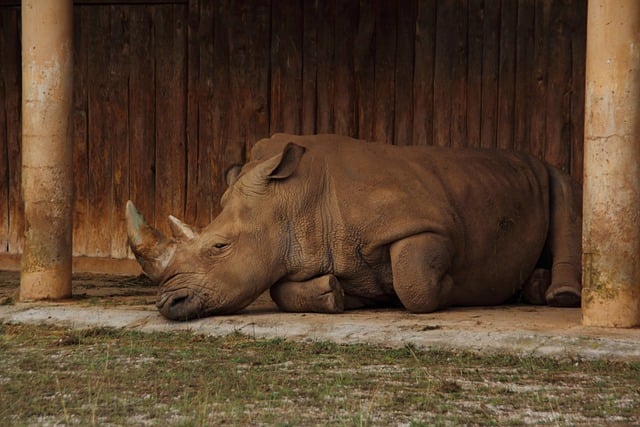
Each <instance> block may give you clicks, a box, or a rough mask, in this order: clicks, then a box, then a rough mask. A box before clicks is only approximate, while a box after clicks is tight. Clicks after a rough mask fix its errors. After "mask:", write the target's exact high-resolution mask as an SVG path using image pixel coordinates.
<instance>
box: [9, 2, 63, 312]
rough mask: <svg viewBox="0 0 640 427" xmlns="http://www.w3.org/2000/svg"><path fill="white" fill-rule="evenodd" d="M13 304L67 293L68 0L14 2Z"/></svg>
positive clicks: (56, 297)
mask: <svg viewBox="0 0 640 427" xmlns="http://www.w3.org/2000/svg"><path fill="white" fill-rule="evenodd" d="M21 9H22V192H23V196H24V216H25V241H24V250H23V254H22V266H21V275H20V300H22V301H29V300H39V299H61V298H68V297H70V296H71V253H72V252H71V251H72V248H71V236H72V198H73V151H72V150H73V145H72V128H71V123H72V122H71V106H72V89H73V51H72V36H73V32H72V28H73V2H72V0H46V1H43V0H22V8H21Z"/></svg>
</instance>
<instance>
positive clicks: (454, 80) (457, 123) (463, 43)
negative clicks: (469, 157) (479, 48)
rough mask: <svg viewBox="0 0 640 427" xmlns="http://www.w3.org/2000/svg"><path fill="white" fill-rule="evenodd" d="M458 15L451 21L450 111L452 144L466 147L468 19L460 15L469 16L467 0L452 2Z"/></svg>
mask: <svg viewBox="0 0 640 427" xmlns="http://www.w3.org/2000/svg"><path fill="white" fill-rule="evenodd" d="M452 3H453V6H454V8H455V9H456V12H455V13H456V14H457V16H458V17H456V18H454V19H453V20H452V21H450V22H449V26H450V28H451V29H452V30H453V33H452V34H451V36H452V38H453V40H452V48H453V49H452V50H451V51H450V52H449V55H450V56H451V74H450V77H449V78H450V80H451V86H450V87H451V92H450V94H449V96H450V98H451V110H450V112H449V115H450V116H449V129H450V135H451V136H450V145H451V146H452V147H465V146H466V145H467V50H468V48H467V37H468V35H467V32H468V28H467V27H468V23H467V20H466V19H460V18H459V16H463V17H467V16H468V5H467V0H458V1H457V2H452Z"/></svg>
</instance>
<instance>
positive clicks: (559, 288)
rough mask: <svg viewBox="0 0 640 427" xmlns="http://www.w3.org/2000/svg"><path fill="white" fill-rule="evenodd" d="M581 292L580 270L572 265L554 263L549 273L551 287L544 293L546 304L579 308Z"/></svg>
mask: <svg viewBox="0 0 640 427" xmlns="http://www.w3.org/2000/svg"><path fill="white" fill-rule="evenodd" d="M581 291H582V285H581V284H580V269H579V268H578V267H576V266H575V265H574V264H572V263H567V262H559V263H555V264H554V265H553V270H552V271H551V286H549V289H547V291H546V293H545V299H546V301H547V304H549V305H550V306H552V307H579V306H580V299H581Z"/></svg>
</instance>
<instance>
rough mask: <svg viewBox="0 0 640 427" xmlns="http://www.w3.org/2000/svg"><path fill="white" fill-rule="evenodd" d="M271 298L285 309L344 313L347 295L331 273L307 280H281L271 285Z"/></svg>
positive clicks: (299, 311)
mask: <svg viewBox="0 0 640 427" xmlns="http://www.w3.org/2000/svg"><path fill="white" fill-rule="evenodd" d="M270 293H271V299H273V301H274V302H275V303H276V305H277V306H278V307H279V308H280V309H281V310H283V311H289V312H294V313H305V312H313V313H342V312H343V311H344V308H345V296H344V291H343V289H342V286H341V285H340V282H339V281H338V279H337V278H336V277H335V276H334V275H331V274H328V275H326V276H320V277H316V278H313V279H311V280H308V281H306V282H279V283H276V284H275V285H273V286H272V287H271V290H270Z"/></svg>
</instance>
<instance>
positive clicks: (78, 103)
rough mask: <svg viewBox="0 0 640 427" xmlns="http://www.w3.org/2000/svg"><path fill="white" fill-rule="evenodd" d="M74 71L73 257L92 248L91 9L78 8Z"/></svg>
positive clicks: (75, 21)
mask: <svg viewBox="0 0 640 427" xmlns="http://www.w3.org/2000/svg"><path fill="white" fill-rule="evenodd" d="M73 19H74V25H73V31H74V37H73V39H74V55H73V59H74V63H75V64H74V74H73V174H74V176H73V197H74V203H73V256H81V255H87V254H88V253H89V251H90V249H89V241H88V234H87V229H88V227H89V222H88V208H89V207H88V203H89V198H88V197H89V195H88V193H89V170H88V164H89V158H88V157H89V154H88V148H89V147H88V108H89V106H88V103H87V75H88V67H89V63H88V60H89V44H88V42H89V9H88V8H87V7H75V8H74V17H73Z"/></svg>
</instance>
